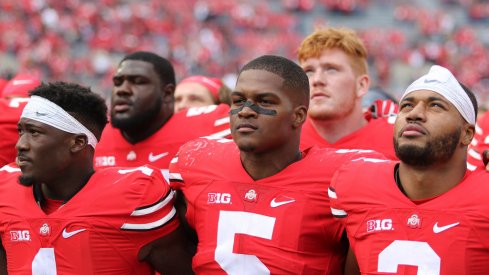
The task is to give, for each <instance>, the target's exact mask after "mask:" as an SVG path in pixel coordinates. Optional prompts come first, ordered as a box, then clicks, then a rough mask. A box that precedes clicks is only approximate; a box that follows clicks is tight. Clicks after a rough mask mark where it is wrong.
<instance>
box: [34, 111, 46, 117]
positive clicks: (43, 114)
mask: <svg viewBox="0 0 489 275" xmlns="http://www.w3.org/2000/svg"><path fill="white" fill-rule="evenodd" d="M47 115H48V113H40V112H38V111H36V116H47Z"/></svg>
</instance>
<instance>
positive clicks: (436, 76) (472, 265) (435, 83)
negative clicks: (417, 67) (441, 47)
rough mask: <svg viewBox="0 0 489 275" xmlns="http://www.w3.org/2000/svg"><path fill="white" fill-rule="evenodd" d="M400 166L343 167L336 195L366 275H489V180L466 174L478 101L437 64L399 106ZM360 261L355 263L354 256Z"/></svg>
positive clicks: (334, 205)
mask: <svg viewBox="0 0 489 275" xmlns="http://www.w3.org/2000/svg"><path fill="white" fill-rule="evenodd" d="M399 106H400V110H399V114H398V116H397V120H396V122H395V130H394V147H395V150H396V155H397V156H398V157H399V159H400V162H397V161H385V162H382V161H372V160H365V161H358V162H354V163H351V164H347V165H345V167H343V168H341V169H340V170H339V171H338V172H337V174H336V175H335V178H334V179H333V183H332V186H331V188H330V190H329V195H330V199H331V209H332V213H333V215H334V216H336V217H338V218H339V220H340V221H342V223H343V224H344V225H345V226H346V230H347V233H348V238H349V240H350V244H351V250H352V252H354V253H350V254H349V255H350V256H349V261H348V262H349V263H351V266H349V268H351V270H354V269H355V265H354V263H355V260H354V256H356V261H357V262H358V266H359V269H360V272H361V273H365V274H379V273H382V274H414V273H416V272H417V274H489V265H488V263H487V259H488V258H489V238H488V237H487V236H488V234H487V232H489V222H488V220H489V203H488V196H487V194H489V185H488V183H489V175H488V173H487V172H486V171H484V170H483V169H482V170H479V171H476V172H469V171H468V170H467V164H466V159H467V147H468V145H469V144H470V142H471V140H472V138H473V136H474V132H475V122H476V114H477V101H476V99H475V96H474V95H473V94H472V92H471V91H470V90H468V89H467V88H464V86H463V85H461V84H460V83H459V82H458V81H457V79H456V78H455V77H454V76H453V75H452V73H451V72H450V71H449V70H447V69H445V68H443V67H441V66H437V65H435V66H433V67H432V68H431V69H430V71H429V73H428V74H426V75H424V76H422V77H421V78H419V79H417V80H416V81H414V82H413V83H412V84H411V85H410V86H409V87H408V88H407V89H406V91H405V93H404V95H403V96H402V99H401V101H400V104H399ZM350 257H351V258H350Z"/></svg>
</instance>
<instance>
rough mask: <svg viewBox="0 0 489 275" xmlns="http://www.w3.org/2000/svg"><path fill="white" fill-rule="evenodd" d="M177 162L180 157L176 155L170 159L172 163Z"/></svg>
mask: <svg viewBox="0 0 489 275" xmlns="http://www.w3.org/2000/svg"><path fill="white" fill-rule="evenodd" d="M177 162H178V157H174V158H172V159H171V161H170V163H177Z"/></svg>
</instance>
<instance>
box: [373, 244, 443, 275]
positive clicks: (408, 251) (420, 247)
mask: <svg viewBox="0 0 489 275" xmlns="http://www.w3.org/2000/svg"><path fill="white" fill-rule="evenodd" d="M399 265H411V266H417V267H418V274H419V275H438V274H440V257H439V256H438V255H437V254H436V252H435V251H434V250H433V248H431V246H430V245H429V244H428V243H427V242H416V241H399V240H396V241H393V242H392V243H391V244H390V245H388V246H387V247H386V248H385V249H384V250H382V252H380V254H379V261H378V265H377V271H378V272H387V273H397V267H398V266H399Z"/></svg>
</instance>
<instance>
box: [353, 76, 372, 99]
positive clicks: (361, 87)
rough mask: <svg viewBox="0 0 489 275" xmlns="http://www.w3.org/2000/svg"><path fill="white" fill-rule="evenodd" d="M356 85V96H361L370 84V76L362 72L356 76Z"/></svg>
mask: <svg viewBox="0 0 489 275" xmlns="http://www.w3.org/2000/svg"><path fill="white" fill-rule="evenodd" d="M356 82H357V83H356V85H357V97H363V96H364V95H365V94H366V93H367V92H368V88H369V86H370V78H369V77H368V75H366V74H363V75H360V76H358V77H357V81H356Z"/></svg>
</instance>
